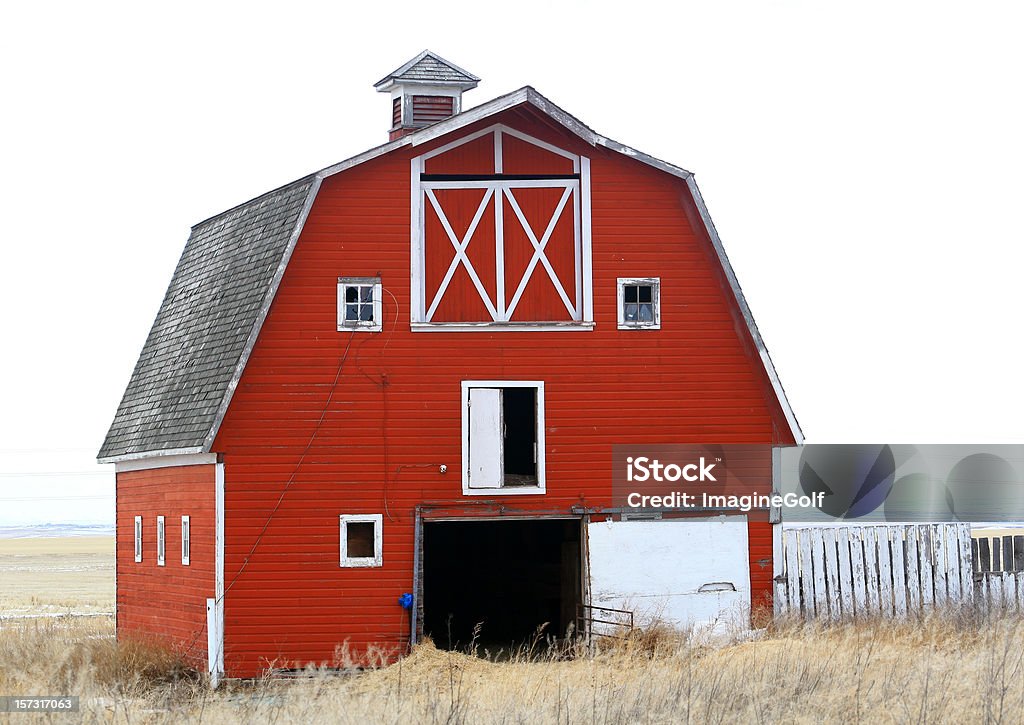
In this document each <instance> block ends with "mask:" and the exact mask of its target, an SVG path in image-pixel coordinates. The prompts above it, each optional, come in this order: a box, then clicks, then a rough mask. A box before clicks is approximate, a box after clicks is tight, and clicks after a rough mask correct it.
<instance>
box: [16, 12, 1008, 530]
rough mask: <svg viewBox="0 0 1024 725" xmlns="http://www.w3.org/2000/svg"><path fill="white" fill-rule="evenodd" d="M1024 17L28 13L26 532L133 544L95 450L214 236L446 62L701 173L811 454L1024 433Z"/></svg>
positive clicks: (19, 508) (23, 218) (21, 484)
mask: <svg viewBox="0 0 1024 725" xmlns="http://www.w3.org/2000/svg"><path fill="white" fill-rule="evenodd" d="M442 8H443V9H442ZM484 8H495V9H493V10H485V9H484ZM1022 20H1024V9H1022V6H1020V5H1019V4H1017V3H984V4H964V3H958V4H951V3H942V2H938V3H936V2H931V3H922V4H920V5H914V4H910V3H900V4H895V3H881V4H876V3H864V2H860V3H850V4H848V5H847V6H846V8H845V9H844V8H841V7H840V6H839V5H838V4H836V3H812V2H765V1H764V0H761V1H758V2H724V3H709V2H700V3H690V2H676V3H671V5H668V4H666V6H665V7H664V8H662V7H657V8H655V7H653V6H651V5H649V4H645V3H619V4H616V5H609V6H605V7H601V6H599V5H597V4H594V3H580V2H550V1H548V2H536V3H534V2H517V3H509V4H502V5H498V4H489V3H480V2H474V3H465V4H461V5H449V6H447V7H444V6H443V5H442V4H440V3H422V2H420V3H411V4H409V5H408V6H403V5H402V4H401V3H395V2H389V3H359V4H349V3H330V4H323V5H319V4H315V3H305V2H290V3H283V2H274V3H253V2H248V3H217V4H216V5H215V4H214V3H210V2H203V3H195V2H179V3H174V4H166V3H165V4H162V5H154V4H152V3H138V2H132V3H110V2H101V1H100V2H89V3H70V2H68V3H18V4H13V3H8V4H6V5H5V6H4V9H3V10H0V67H2V68H3V72H2V74H0V98H2V100H3V112H2V114H0V151H2V154H0V214H2V216H3V226H2V240H3V242H2V243H3V252H4V254H3V265H2V266H0V310H2V313H0V341H2V344H3V353H2V355H0V385H2V388H0V391H2V393H0V525H3V524H12V523H25V522H32V521H35V522H42V521H80V522H87V521H112V519H113V498H112V492H113V474H112V467H109V466H108V467H100V466H97V465H95V464H94V463H93V456H94V455H95V452H96V449H97V448H98V447H99V445H100V442H101V441H102V438H103V435H104V433H105V432H106V429H107V426H108V425H109V423H110V420H111V418H112V416H113V413H114V411H115V409H116V407H117V403H118V402H119V400H120V398H121V394H122V392H123V391H124V387H125V385H126V384H127V382H128V378H129V375H130V373H131V370H132V367H133V366H134V363H135V359H136V357H137V355H138V352H139V350H140V349H141V347H142V344H143V342H144V340H145V337H146V334H147V332H148V330H149V327H150V325H151V323H152V320H153V317H154V316H155V314H156V311H157V308H158V307H159V304H160V300H161V299H162V297H163V293H164V290H165V289H166V286H167V283H168V282H169V281H170V277H171V273H172V272H173V269H174V265H175V262H176V261H177V258H178V256H179V254H180V253H181V250H182V248H183V246H184V244H185V240H186V238H187V236H188V231H189V227H190V226H191V225H192V224H194V223H196V222H198V221H200V220H202V219H204V218H206V217H208V216H210V215H213V214H216V213H217V212H220V211H222V210H223V209H226V208H228V207H230V206H233V205H234V204H237V203H239V202H242V201H245V200H247V199H249V198H251V197H253V196H255V195H257V194H260V193H262V192H264V191H267V190H269V189H271V188H274V187H276V186H279V185H281V184H283V183H285V182H287V181H290V180H292V179H295V178H298V177H300V176H302V175H304V174H306V173H308V172H310V171H313V170H316V169H319V168H322V167H324V166H327V165H329V164H331V163H334V162H336V161H339V160H341V159H343V158H346V157H348V156H352V155H354V154H356V153H359V152H360V151H363V150H365V149H366V148H368V147H370V146H375V145H377V144H379V143H381V142H383V141H385V140H386V130H387V127H388V124H389V121H390V107H389V104H388V100H387V98H386V97H385V96H384V95H382V94H377V93H375V92H374V91H373V89H372V87H371V86H372V83H373V82H374V81H376V80H378V79H379V78H380V77H382V76H383V75H385V74H386V73H387V72H389V71H390V70H392V69H393V68H395V67H396V66H398V65H399V64H401V63H403V62H405V61H406V60H408V59H409V58H411V57H412V56H413V55H415V54H416V53H418V52H419V51H420V50H422V49H423V48H425V47H429V48H430V49H432V50H434V51H436V52H438V53H439V54H441V55H442V56H445V57H447V58H448V59H450V60H452V61H453V62H455V63H457V64H459V65H461V66H463V67H464V68H466V69H468V70H470V71H472V72H474V73H476V74H477V75H479V76H480V77H482V78H483V79H484V80H483V82H482V83H481V84H480V86H479V88H477V89H476V90H474V91H471V92H470V93H469V94H467V96H466V98H465V102H466V104H467V105H468V106H472V105H477V104H479V103H482V102H484V101H486V100H489V99H490V98H493V97H494V96H496V95H499V94H501V93H505V92H507V91H509V90H513V89H515V88H518V87H520V86H522V85H526V84H530V85H533V86H534V87H536V88H537V89H538V90H539V91H540V92H541V93H543V94H545V95H546V96H548V97H549V98H550V99H552V100H553V101H554V102H556V103H558V104H559V105H561V106H562V107H563V108H565V109H566V110H568V111H569V112H571V113H573V114H575V115H576V116H578V117H579V118H581V119H582V120H583V121H584V122H586V123H587V124H589V125H591V126H592V127H594V128H595V129H596V130H598V131H599V132H601V133H604V134H606V135H608V136H610V137H612V138H615V139H617V140H619V141H622V142H624V143H627V144H629V145H631V146H635V147H637V148H640V149H642V150H644V151H646V152H648V153H651V154H653V155H655V156H658V157H660V158H664V159H666V160H669V161H672V162H674V163H677V164H679V165H681V166H683V167H685V168H687V169H690V170H692V171H694V172H695V173H696V174H697V180H698V182H699V183H700V185H701V189H702V191H703V193H704V197H705V199H706V201H707V203H708V206H709V208H710V211H711V214H712V216H713V218H714V220H715V222H716V224H717V226H718V228H719V231H720V233H721V235H722V238H723V240H724V243H725V246H726V249H727V251H728V253H729V255H730V258H731V260H732V263H733V265H734V267H735V268H736V271H737V274H738V276H739V279H740V282H741V284H742V285H743V288H744V291H745V292H746V294H747V298H748V300H749V302H750V304H751V307H752V308H753V311H754V315H755V317H756V318H757V321H758V324H759V326H760V329H761V332H762V334H763V336H764V338H765V340H766V341H767V344H768V347H769V350H770V351H771V353H772V357H773V359H774V360H775V364H776V367H777V368H778V370H779V374H780V376H781V378H782V381H783V384H784V385H785V387H786V390H787V392H788V394H789V398H790V401H791V402H792V404H793V407H794V409H795V410H796V414H797V416H798V418H799V419H800V422H801V424H802V425H803V428H804V432H805V434H806V435H807V440H808V442H809V443H839V442H850V443H857V442H921V443H937V442H965V443H972V442H1024V389H1022V384H1021V375H1020V368H1021V362H1022V355H1021V351H1022V345H1021V339H1022V331H1021V329H1020V328H1021V326H1020V318H1021V315H1020V310H1021V291H1020V287H1019V280H1020V278H1021V268H1022V262H1024V244H1022V242H1024V239H1022V237H1024V233H1022V229H1024V223H1022V221H1021V216H1020V208H1021V203H1020V200H1021V198H1022V197H1024V177H1022V175H1021V169H1024V140H1022V139H1024V133H1022V129H1024V94H1022V72H1024V43H1021V42H1020V30H1021V27H1022ZM25 473H29V474H31V475H24V474H25ZM51 474H62V475H51ZM71 474H73V475H71ZM39 497H46V500H41V501H40V500H28V499H38V498H39ZM68 497H75V498H68Z"/></svg>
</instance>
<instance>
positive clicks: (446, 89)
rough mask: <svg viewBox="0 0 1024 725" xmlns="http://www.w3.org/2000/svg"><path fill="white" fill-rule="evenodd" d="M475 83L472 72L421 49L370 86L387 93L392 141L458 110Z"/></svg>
mask: <svg viewBox="0 0 1024 725" xmlns="http://www.w3.org/2000/svg"><path fill="white" fill-rule="evenodd" d="M479 82H480V79H479V78H477V77H476V76H475V75H473V74H472V73H467V72H466V71H464V70H463V69H462V68H459V66H457V65H455V64H454V63H451V62H449V61H447V60H445V59H444V58H442V57H441V56H439V55H437V54H436V53H432V52H431V51H429V50H424V51H423V52H422V53H420V54H419V55H417V56H416V57H415V58H413V59H412V60H410V61H409V62H408V63H406V64H404V65H402V66H401V67H399V68H397V69H396V70H394V71H392V72H391V73H389V74H388V75H386V76H385V77H384V78H382V79H381V80H379V81H378V82H377V83H375V84H374V86H373V87H374V88H376V89H377V90H378V91H380V92H381V93H390V94H391V131H390V139H391V140H394V139H396V138H399V137H401V136H404V135H405V134H407V133H411V132H412V131H415V130H417V129H420V128H423V127H424V126H429V125H430V124H432V123H437V122H438V121H443V120H444V119H446V118H450V117H452V116H454V115H455V114H456V113H459V112H460V111H462V93H463V91H468V90H470V89H471V88H476V85H477V83H479Z"/></svg>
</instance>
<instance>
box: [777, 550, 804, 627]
mask: <svg viewBox="0 0 1024 725" xmlns="http://www.w3.org/2000/svg"><path fill="white" fill-rule="evenodd" d="M782 546H783V549H784V550H785V552H786V608H787V609H788V611H789V612H791V613H793V614H800V603H801V601H802V598H801V597H800V542H799V541H798V540H797V532H796V531H793V530H789V531H786V532H784V534H783V537H782Z"/></svg>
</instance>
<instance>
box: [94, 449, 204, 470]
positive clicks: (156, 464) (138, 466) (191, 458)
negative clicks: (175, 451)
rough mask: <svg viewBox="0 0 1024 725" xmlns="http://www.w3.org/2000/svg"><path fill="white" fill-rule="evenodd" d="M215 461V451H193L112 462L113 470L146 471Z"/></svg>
mask: <svg viewBox="0 0 1024 725" xmlns="http://www.w3.org/2000/svg"><path fill="white" fill-rule="evenodd" d="M216 462H217V454H216V453H193V454H189V455H173V456H166V455H165V456H150V457H148V458H137V459H135V460H134V461H121V462H120V463H115V464H114V471H116V472H117V473H125V472H126V471H148V470H151V469H154V468H174V467H176V466H208V465H211V464H214V463H216Z"/></svg>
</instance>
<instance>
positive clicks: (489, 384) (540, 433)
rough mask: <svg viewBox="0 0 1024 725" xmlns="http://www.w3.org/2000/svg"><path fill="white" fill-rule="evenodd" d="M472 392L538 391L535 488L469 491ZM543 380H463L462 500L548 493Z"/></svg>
mask: <svg viewBox="0 0 1024 725" xmlns="http://www.w3.org/2000/svg"><path fill="white" fill-rule="evenodd" d="M473 388H535V389H536V390H537V421H536V422H537V431H536V433H537V436H536V443H537V485H536V486H507V487H506V486H495V487H493V488H477V487H474V488H470V485H469V467H470V460H469V391H470V390H471V389H473ZM544 429H545V425H544V381H543V380H463V381H462V493H463V495H464V496H494V495H501V496H525V495H538V494H543V493H545V492H546V491H547V474H546V463H545V461H546V458H547V455H546V446H545V435H544Z"/></svg>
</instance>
